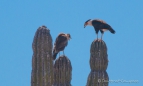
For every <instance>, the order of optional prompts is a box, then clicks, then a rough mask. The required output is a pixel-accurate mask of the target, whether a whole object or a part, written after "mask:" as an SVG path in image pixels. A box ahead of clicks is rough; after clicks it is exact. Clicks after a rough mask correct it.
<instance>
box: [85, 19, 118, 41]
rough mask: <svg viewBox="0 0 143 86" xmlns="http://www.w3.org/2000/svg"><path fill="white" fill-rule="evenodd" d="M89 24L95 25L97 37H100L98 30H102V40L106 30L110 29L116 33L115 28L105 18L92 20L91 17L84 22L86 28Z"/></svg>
mask: <svg viewBox="0 0 143 86" xmlns="http://www.w3.org/2000/svg"><path fill="white" fill-rule="evenodd" d="M87 25H90V26H93V27H94V29H95V32H96V35H97V39H98V32H99V30H100V32H101V40H102V36H103V34H104V31H107V30H109V31H110V32H111V33H113V34H114V33H115V31H114V30H113V28H112V27H111V26H110V25H109V24H107V23H106V22H105V21H103V20H99V19H94V20H91V19H89V20H87V21H86V22H85V23H84V28H85V27H86V26H87Z"/></svg>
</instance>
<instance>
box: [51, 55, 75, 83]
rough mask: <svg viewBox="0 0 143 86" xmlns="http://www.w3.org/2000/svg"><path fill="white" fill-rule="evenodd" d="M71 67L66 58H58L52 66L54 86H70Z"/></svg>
mask: <svg viewBox="0 0 143 86" xmlns="http://www.w3.org/2000/svg"><path fill="white" fill-rule="evenodd" d="M71 75H72V66H71V62H70V60H69V59H68V58H67V57H66V56H60V57H59V58H58V59H57V60H56V61H55V64H54V84H53V85H54V86H71V83H70V82H71V78H72V77H71Z"/></svg>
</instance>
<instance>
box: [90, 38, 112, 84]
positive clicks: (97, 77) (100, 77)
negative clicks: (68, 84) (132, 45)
mask: <svg viewBox="0 0 143 86" xmlns="http://www.w3.org/2000/svg"><path fill="white" fill-rule="evenodd" d="M107 66H108V55H107V47H106V44H105V42H104V41H103V40H95V41H93V42H92V44H91V48H90V68H91V72H90V74H89V76H88V81H87V86H108V80H109V77H108V74H107V72H106V69H107Z"/></svg>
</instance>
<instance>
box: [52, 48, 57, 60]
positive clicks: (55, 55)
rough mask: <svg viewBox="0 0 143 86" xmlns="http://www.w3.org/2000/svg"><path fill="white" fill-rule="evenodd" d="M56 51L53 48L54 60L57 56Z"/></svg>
mask: <svg viewBox="0 0 143 86" xmlns="http://www.w3.org/2000/svg"><path fill="white" fill-rule="evenodd" d="M57 54H58V53H57V52H55V50H54V51H53V60H55V59H56V57H57Z"/></svg>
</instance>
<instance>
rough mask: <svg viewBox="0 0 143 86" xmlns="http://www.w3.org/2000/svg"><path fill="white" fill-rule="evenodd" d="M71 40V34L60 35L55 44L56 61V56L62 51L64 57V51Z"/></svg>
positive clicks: (54, 55) (54, 56) (54, 54)
mask: <svg viewBox="0 0 143 86" xmlns="http://www.w3.org/2000/svg"><path fill="white" fill-rule="evenodd" d="M70 39H71V36H70V34H65V33H60V34H59V35H58V37H57V38H56V41H55V43H54V49H53V60H55V59H56V56H57V54H58V53H59V52H60V51H63V55H64V49H65V47H66V46H67V45H68V40H70Z"/></svg>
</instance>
